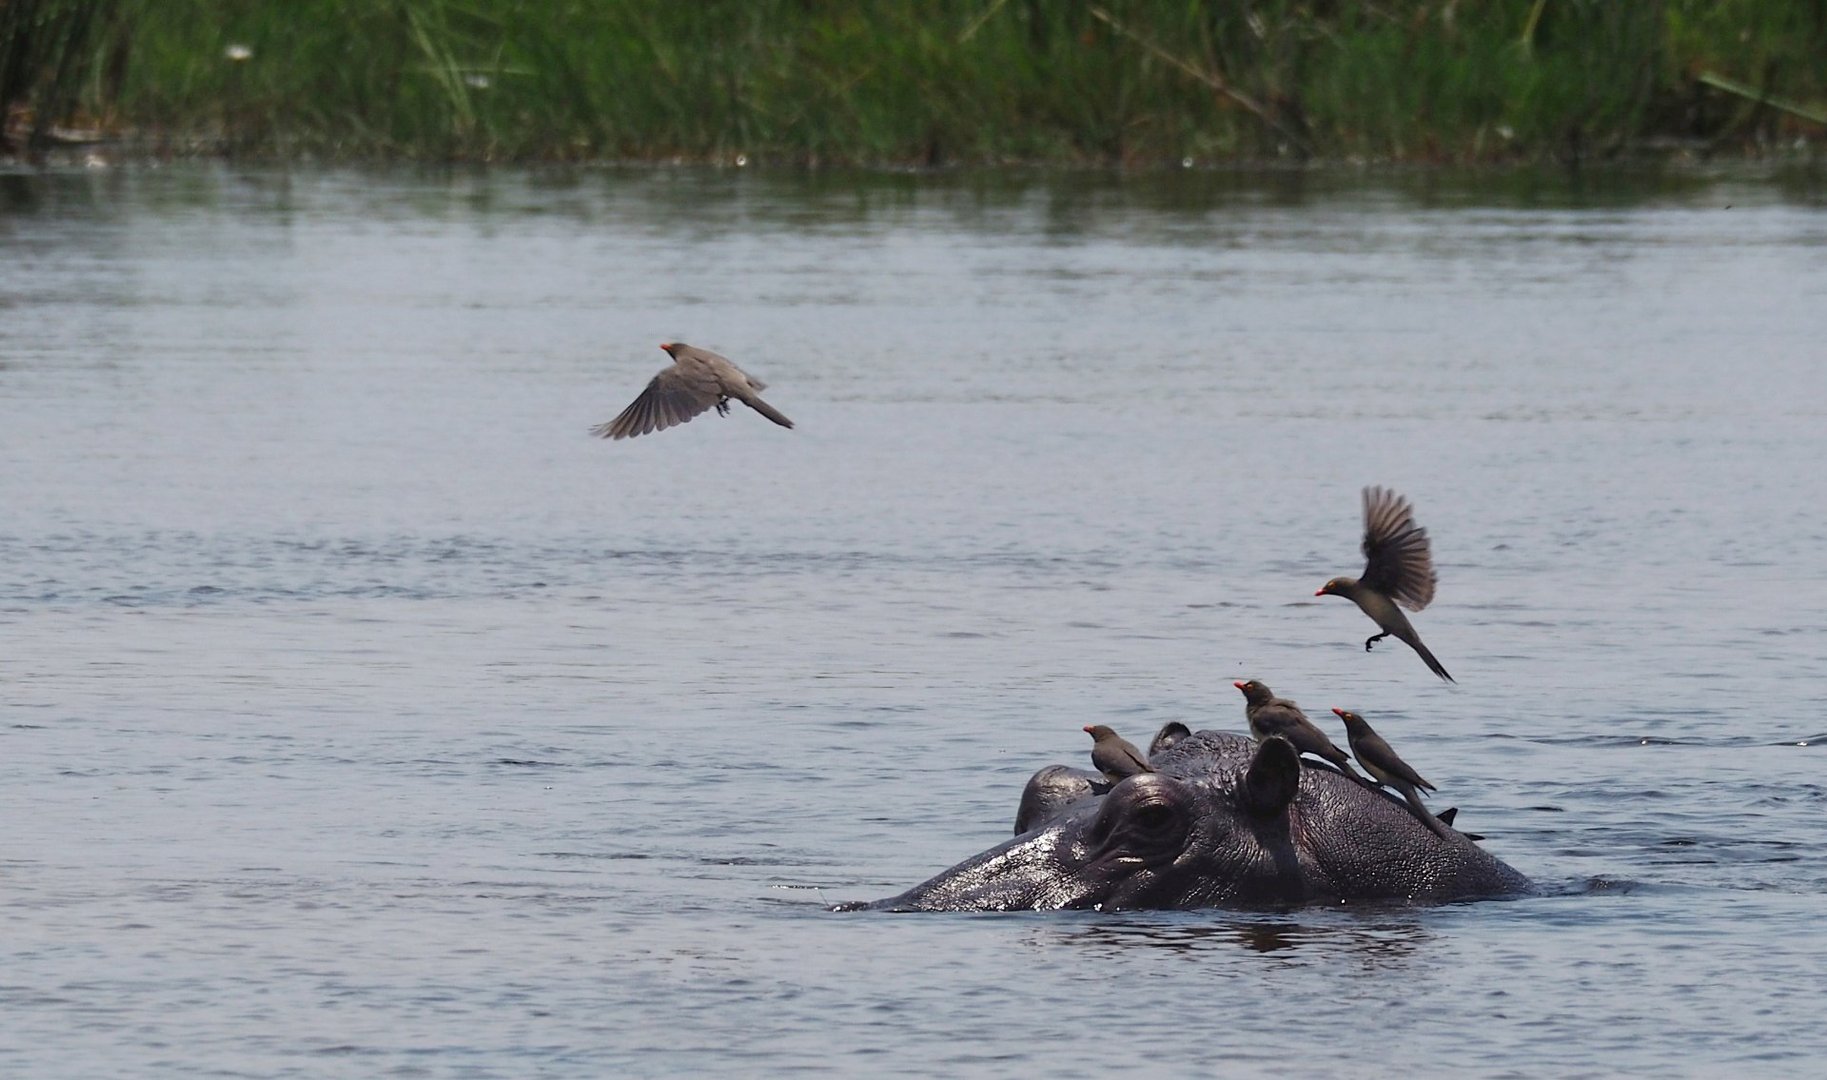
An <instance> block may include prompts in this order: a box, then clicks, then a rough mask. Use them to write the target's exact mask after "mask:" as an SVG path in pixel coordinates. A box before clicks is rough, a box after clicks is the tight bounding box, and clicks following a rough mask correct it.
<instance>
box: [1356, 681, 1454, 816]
mask: <svg viewBox="0 0 1827 1080" xmlns="http://www.w3.org/2000/svg"><path fill="white" fill-rule="evenodd" d="M1332 711H1333V712H1335V713H1337V714H1338V718H1339V719H1340V720H1343V721H1345V739H1346V741H1348V742H1349V743H1351V752H1352V753H1354V754H1356V755H1357V756H1358V764H1359V765H1362V766H1364V771H1365V772H1367V773H1369V774H1370V776H1371V779H1373V780H1375V781H1376V782H1377V783H1379V784H1382V785H1384V786H1385V787H1392V788H1395V789H1396V790H1397V791H1399V792H1401V794H1402V798H1403V799H1405V800H1406V801H1407V802H1408V808H1409V809H1410V810H1413V811H1414V812H1415V816H1416V817H1418V818H1420V819H1421V824H1423V825H1426V826H1427V827H1428V828H1430V829H1432V830H1434V832H1435V833H1436V834H1438V835H1439V836H1440V838H1441V839H1443V840H1444V839H1448V838H1450V836H1451V835H1452V834H1451V833H1449V832H1448V831H1447V828H1446V826H1445V825H1444V824H1442V823H1441V822H1440V820H1439V819H1438V818H1436V817H1434V815H1433V814H1431V813H1429V812H1428V810H1427V807H1426V806H1424V805H1422V802H1421V795H1420V792H1417V791H1416V790H1415V789H1416V788H1420V789H1421V791H1433V790H1434V785H1432V784H1430V783H1428V782H1427V781H1426V780H1423V779H1421V774H1420V773H1418V772H1416V771H1415V770H1413V769H1411V768H1409V767H1408V762H1406V761H1403V760H1402V759H1401V758H1399V757H1397V756H1396V752H1395V751H1394V750H1391V749H1390V748H1389V744H1388V743H1386V742H1384V741H1383V736H1381V735H1378V734H1377V733H1376V732H1374V731H1372V730H1371V729H1370V724H1369V723H1368V722H1366V721H1365V719H1364V718H1363V717H1361V716H1359V715H1358V714H1357V713H1354V712H1346V711H1345V710H1344V709H1334V710H1332Z"/></svg>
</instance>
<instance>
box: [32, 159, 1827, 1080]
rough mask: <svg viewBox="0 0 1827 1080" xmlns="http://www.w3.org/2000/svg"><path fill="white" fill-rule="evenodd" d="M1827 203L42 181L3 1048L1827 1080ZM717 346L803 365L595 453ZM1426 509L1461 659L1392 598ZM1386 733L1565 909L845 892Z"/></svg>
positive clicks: (98, 1060) (1212, 182) (1404, 190)
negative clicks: (1254, 724)
mask: <svg viewBox="0 0 1827 1080" xmlns="http://www.w3.org/2000/svg"><path fill="white" fill-rule="evenodd" d="M1824 207H1827V198H1824V197H1823V194H1822V189H1821V188H1820V187H1818V186H1811V185H1810V184H1809V183H1808V182H1807V181H1806V180H1805V179H1804V180H1782V179H1777V180H1769V179H1764V178H1755V177H1730V176H1726V177H1710V176H1689V177H1685V178H1679V179H1666V178H1655V177H1646V176H1612V177H1598V178H1592V177H1588V178H1583V179H1577V180H1574V181H1569V180H1567V179H1565V178H1543V177H1533V176H1512V177H1498V178H1495V179H1490V178H1486V179H1483V180H1478V181H1467V180H1462V179H1456V178H1451V177H1429V176H1400V175H1399V176H1394V177H1380V178H1365V177H1359V176H1337V175H1326V174H1321V175H1309V176H1299V175H1294V176H1269V177H1261V176H1235V175H1227V174H1186V175H1174V176H1155V177H1140V178H1128V179H1118V178H1112V177H1107V176H1101V175H1088V176H1072V175H1066V176H1050V177H1049V176H1032V177H1022V176H1016V177H1013V178H1008V177H1005V178H999V179H992V178H981V177H971V176H961V177H931V176H865V177H858V176H851V175H838V176H813V177H796V176H766V175H747V174H735V173H711V172H692V171H674V172H667V171H661V172H608V173H560V172H511V171H496V172H488V173H480V174H456V175H420V174H411V173H402V172H387V173H355V172H302V173H290V174H287V173H280V172H262V171H239V170H234V169H223V168H201V167H196V168H177V169H160V170H143V171H120V172H116V171H94V172H70V173H51V174H32V175H26V174H7V175H0V252H4V255H5V258H4V259H0V451H3V452H4V456H5V466H4V468H3V469H0V627H3V633H4V640H5V642H6V648H5V651H4V655H0V820H3V821H4V822H6V824H7V828H6V832H5V839H4V840H3V841H0V907H3V908H4V911H5V916H6V926H7V931H6V933H5V934H4V936H3V939H0V971H3V972H4V974H0V1006H3V1007H4V1010H5V1014H6V1017H7V1022H6V1024H5V1025H3V1026H0V1070H3V1071H5V1072H6V1073H7V1074H9V1075H18V1076H96V1075H109V1074H117V1075H124V1074H132V1075H171V1074H180V1073H181V1074H187V1075H195V1074H204V1075H225V1076H227V1075H241V1076H262V1077H271V1076H285V1075H323V1074H343V1075H362V1076H388V1075H436V1076H446V1075H448V1076H502V1077H518V1076H527V1075H535V1074H539V1075H578V1076H602V1075H612V1074H626V1075H679V1074H697V1073H702V1072H707V1071H710V1072H716V1073H724V1074H740V1073H754V1072H764V1073H785V1072H812V1071H824V1072H828V1073H832V1074H836V1075H861V1074H896V1073H898V1074H907V1075H935V1074H948V1075H985V1076H1005V1075H1021V1074H1027V1075H1033V1074H1038V1073H1040V1072H1042V1071H1043V1070H1044V1071H1046V1072H1048V1073H1051V1074H1055V1075H1093V1074H1101V1073H1105V1072H1108V1071H1109V1070H1111V1069H1113V1068H1138V1069H1142V1070H1144V1071H1145V1072H1150V1073H1160V1074H1181V1075H1185V1074H1192V1073H1213V1072H1219V1071H1222V1072H1225V1073H1226V1074H1236V1075H1249V1074H1257V1073H1261V1074H1268V1073H1276V1074H1282V1073H1288V1072H1293V1073H1299V1074H1310V1075H1345V1074H1362V1073H1363V1072H1365V1071H1366V1070H1369V1071H1371V1072H1398V1071H1405V1072H1406V1071H1425V1072H1428V1073H1432V1074H1437V1075H1518V1076H1572V1075H1616V1074H1620V1073H1629V1074H1635V1075H1650V1074H1719V1073H1725V1072H1732V1073H1735V1074H1738V1075H1750V1074H1763V1075H1794V1074H1796V1073H1797V1072H1800V1071H1806V1069H1808V1068H1809V1067H1811V1064H1812V1063H1814V1062H1818V1061H1819V1060H1820V1058H1821V1057H1822V1055H1824V1054H1827V1035H1823V1034H1822V1030H1821V1027H1820V1025H1819V1024H1818V1023H1817V1022H1816V1019H1817V1015H1816V1014H1817V1013H1818V1002H1819V987H1820V982H1821V979H1822V977H1823V976H1824V975H1827V933H1824V932H1823V930H1822V929H1821V916H1822V914H1823V910H1824V909H1823V896H1822V894H1823V891H1827V856H1824V855H1823V853H1822V850H1821V841H1822V837H1823V828H1822V827H1823V824H1824V823H1827V781H1824V780H1823V777H1824V776H1827V770H1824V768H1823V758H1822V756H1821V755H1822V754H1823V753H1827V749H1824V748H1823V746H1822V745H1821V744H1822V743H1823V742H1827V709H1823V704H1824V703H1827V698H1824V697H1823V693H1822V689H1821V688H1822V686H1823V685H1827V681H1824V677H1827V620H1824V619H1823V617H1822V615H1823V612H1822V605H1821V600H1820V598H1821V597H1823V596H1827V560H1823V558H1822V551H1823V543H1824V542H1827V478H1824V477H1823V470H1822V462H1823V461H1827V365H1824V364H1823V360H1827V352H1824V351H1823V346H1822V344H1821V343H1822V340H1823V331H1827V317H1824V316H1823V312H1827V258H1824V255H1827V214H1824V213H1823V208H1824ZM676 339H682V340H685V341H689V342H693V343H696V344H700V345H704V346H707V347H711V348H715V349H718V350H719V351H722V352H725V353H727V354H728V355H730V356H732V357H734V358H735V359H736V360H737V361H738V362H740V363H742V364H744V365H745V366H747V367H748V368H749V369H750V370H751V371H753V372H755V373H757V374H758V375H760V376H761V377H763V378H765V379H767V380H769V382H770V383H771V384H772V386H771V388H770V390H769V393H768V398H769V400H770V401H771V402H772V403H773V404H775V405H776V406H777V407H778V408H780V409H781V410H782V411H783V412H785V413H787V414H788V415H789V416H791V417H793V418H794V420H795V421H797V422H798V427H797V428H796V429H795V430H794V431H791V432H787V431H783V430H781V429H779V428H776V427H774V426H773V425H771V424H768V423H766V422H765V421H763V420H761V419H760V418H759V417H757V416H755V415H753V414H752V413H749V412H747V411H746V410H744V409H742V408H741V407H737V408H736V410H735V414H734V415H732V416H731V417H729V418H728V419H719V418H717V417H716V416H715V415H714V414H713V415H709V416H705V417H702V418H700V419H698V420H696V421H694V422H693V423H691V424H690V425H688V426H686V427H684V428H681V429H679V430H676V431H668V432H665V433H662V434H660V435H656V436H650V437H646V438H641V439H637V440H633V441H629V442H621V443H604V442H599V441H595V440H592V439H590V438H588V437H587V435H586V434H585V432H586V431H587V429H588V428H589V427H590V426H591V425H592V424H595V423H598V422H600V421H602V420H605V419H608V418H609V417H610V416H612V415H614V413H615V412H616V411H618V410H619V409H620V408H621V407H622V406H623V405H624V404H626V402H627V401H628V400H629V399H630V398H632V397H633V395H634V393H635V392H636V391H638V389H639V388H640V387H641V385H642V384H643V383H644V382H645V380H646V379H647V378H648V377H650V376H651V375H652V373H653V372H654V371H656V370H657V369H658V368H659V367H660V366H661V365H662V364H663V363H664V362H665V357H664V356H663V355H662V354H661V353H660V352H659V351H658V350H657V349H656V348H655V345H656V344H657V343H658V342H660V341H670V340H676ZM1369 483H1383V484H1389V485H1393V486H1395V487H1397V488H1398V489H1399V490H1402V491H1404V492H1406V493H1408V494H1409V495H1411V496H1412V497H1413V499H1414V500H1415V502H1416V504H1417V507H1418V512H1419V516H1420V520H1421V523H1422V524H1424V525H1425V526H1427V527H1428V529H1429V530H1430V532H1431V533H1432V534H1433V536H1434V537H1435V553H1436V558H1437V561H1438V563H1439V567H1440V575H1441V585H1440V592H1439V599H1438V601H1437V603H1436V606H1434V607H1432V608H1430V609H1428V610H1427V611H1426V612H1424V613H1422V614H1421V615H1419V616H1417V617H1416V622H1417V625H1418V626H1419V627H1420V629H1421V631H1422V633H1423V635H1424V636H1425V637H1426V639H1427V641H1428V643H1429V644H1430V646H1431V647H1432V648H1433V650H1434V651H1435V653H1437V654H1438V655H1439V656H1440V658H1441V659H1442V661H1443V662H1444V663H1445V664H1446V665H1447V667H1448V668H1450V669H1451V670H1452V671H1453V673H1454V674H1455V675H1456V676H1457V677H1458V679H1459V684H1458V685H1457V686H1448V685H1445V684H1441V683H1439V682H1438V681H1437V680H1434V679H1433V678H1432V676H1430V675H1429V674H1428V672H1427V671H1426V669H1425V668H1424V667H1423V666H1422V665H1421V663H1420V661H1419V660H1417V659H1416V658H1415V657H1414V656H1413V655H1412V654H1410V653H1409V652H1408V651H1407V650H1406V649H1405V648H1403V647H1402V646H1401V645H1399V644H1398V643H1395V642H1393V641H1392V642H1385V643H1383V644H1382V645H1380V646H1379V647H1378V648H1377V650H1376V651H1374V652H1372V653H1370V654H1368V655H1367V654H1366V653H1365V652H1364V650H1363V647H1362V641H1363V639H1364V637H1366V636H1367V635H1368V634H1369V633H1370V632H1371V630H1372V628H1371V626H1370V624H1369V623H1368V622H1367V621H1366V620H1365V619H1364V618H1363V617H1362V616H1361V615H1360V614H1358V613H1357V612H1356V611H1355V610H1354V609H1353V608H1352V607H1351V605H1349V604H1348V603H1347V602H1345V601H1342V600H1337V599H1332V598H1323V599H1315V598H1314V597H1313V596H1312V593H1313V590H1314V589H1315V588H1317V587H1318V585H1319V584H1320V583H1321V582H1322V581H1324V580H1325V579H1326V578H1327V577H1329V576H1332V575H1334V574H1337V573H1352V572H1355V571H1356V569H1357V568H1358V565H1359V561H1358V555H1357V550H1356V548H1357V492H1358V489H1359V487H1361V486H1362V485H1364V484H1369ZM1249 677H1256V678H1261V679H1264V680H1265V681H1267V682H1269V683H1270V684H1271V685H1273V686H1274V687H1275V688H1276V689H1277V690H1278V691H1281V692H1283V693H1285V694H1287V695H1289V696H1292V697H1295V698H1298V699H1300V700H1301V701H1302V702H1303V703H1305V704H1306V705H1307V706H1308V707H1309V710H1310V711H1312V712H1318V713H1321V714H1323V713H1324V710H1325V709H1326V708H1327V707H1329V706H1332V705H1339V706H1344V707H1351V708H1355V709H1357V710H1359V711H1361V712H1363V713H1364V714H1365V715H1366V716H1367V717H1369V718H1370V719H1371V721H1372V722H1373V723H1374V724H1376V725H1377V726H1378V728H1379V729H1380V730H1381V731H1382V732H1383V733H1384V734H1385V735H1386V736H1387V737H1388V738H1389V739H1390V741H1391V742H1392V743H1394V744H1395V745H1396V747H1397V748H1398V749H1399V750H1401V751H1402V752H1403V754H1404V755H1405V756H1406V757H1407V758H1408V759H1409V761H1410V762H1412V763H1413V764H1415V765H1416V766H1417V768H1419V769H1420V770H1421V771H1422V772H1423V773H1424V774H1425V775H1427V776H1429V777H1430V778H1431V779H1433V780H1434V781H1435V782H1436V783H1438V784H1439V785H1440V788H1441V792H1440V794H1439V796H1438V797H1437V801H1436V805H1439V806H1447V805H1453V806H1458V807H1459V808H1460V812H1461V817H1460V819H1459V821H1460V824H1462V825H1463V826H1464V827H1465V828H1467V829H1470V830H1473V831H1476V832H1480V833H1483V834H1485V835H1486V836H1487V837H1488V839H1487V841H1486V846H1487V847H1488V848H1489V849H1490V850H1491V851H1493V852H1495V853H1496V854H1497V855H1499V856H1500V857H1502V858H1504V859H1505V860H1507V861H1509V862H1510V863H1512V864H1513V865H1515V866H1516V867H1518V868H1519V869H1521V870H1523V871H1524V872H1526V873H1528V874H1530V875H1531V876H1532V877H1534V878H1535V879H1536V880H1537V881H1538V882H1540V883H1542V884H1543V885H1544V886H1545V889H1546V895H1543V896H1541V897H1539V898H1535V899H1529V900H1522V901H1516V902H1507V903H1483V904H1467V905H1455V906H1448V907H1444V908H1436V909H1424V910H1409V909H1403V908H1393V909H1392V908H1387V907H1378V908H1368V909H1359V908H1344V909H1340V910H1304V911H1295V912H1288V913H1273V912H1270V913H1263V912H1255V913H1236V912H1222V911H1208V912H1195V913H1172V914H1166V913H1162V914H1153V913H1142V914H1137V913H1069V914H1060V913H1052V914H1024V915H1009V916H947V915H937V916H884V915H877V914H853V915H836V914H831V913H827V912H826V911H825V910H824V909H823V905H824V904H826V903H829V902H834V901H837V900H841V899H859V898H870V897H876V896H882V895H887V894H890V893H894V892H898V891H900V890H901V889H902V888H905V887H906V886H908V885H911V884H913V883H915V882H916V881H919V880H921V879H923V878H925V877H927V876H928V875H930V874H931V873H933V872H935V871H937V870H939V869H941V868H943V867H945V866H947V865H950V864H951V863H953V862H955V861H957V860H959V859H961V858H963V857H964V856H966V855H969V854H972V853H974V852H976V851H978V850H980V849H982V848H984V847H987V846H989V845H991V844H993V843H996V842H999V841H1000V840H1001V839H1003V838H1005V837H1006V836H1007V834H1008V829H1009V826H1010V823H1011V822H1012V820H1013V817H1014V811H1015V804H1016V799H1017V796H1018V794H1019V791H1020V788H1021V785H1022V783H1023V781H1024V780H1025V779H1026V777H1027V776H1028V775H1029V774H1030V773H1031V772H1032V771H1033V770H1035V769H1036V768H1039V767H1040V766H1042V765H1045V764H1048V763H1050V762H1055V761H1064V762H1069V763H1073V764H1082V763H1083V762H1084V760H1085V753H1086V751H1087V749H1088V747H1089V741H1088V740H1087V739H1086V738H1085V736H1084V735H1083V734H1082V733H1081V732H1080V731H1079V728H1080V726H1082V725H1084V724H1089V723H1107V724H1111V725H1112V726H1114V727H1116V728H1117V729H1118V730H1119V731H1121V732H1123V733H1125V734H1126V735H1128V736H1129V737H1130V738H1131V739H1133V740H1136V741H1143V740H1145V739H1146V738H1147V737H1148V736H1149V735H1150V734H1152V732H1153V731H1154V730H1155V729H1156V728H1157V727H1159V726H1160V725H1161V724H1163V723H1165V722H1167V721H1169V720H1180V721H1184V722H1186V723H1189V724H1191V725H1192V726H1194V727H1206V726H1211V727H1220V728H1227V729H1231V730H1239V729H1241V728H1242V726H1243V720H1242V710H1241V702H1240V699H1239V697H1238V695H1237V694H1236V691H1234V690H1233V689H1231V686H1230V683H1231V681H1232V680H1233V679H1238V678H1249Z"/></svg>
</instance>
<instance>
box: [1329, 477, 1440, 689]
mask: <svg viewBox="0 0 1827 1080" xmlns="http://www.w3.org/2000/svg"><path fill="white" fill-rule="evenodd" d="M1313 595H1315V596H1343V597H1346V598H1347V599H1349V600H1350V601H1351V602H1352V603H1354V604H1356V605H1357V606H1358V607H1360V608H1362V609H1363V611H1364V614H1366V615H1368V616H1370V617H1371V619H1372V620H1373V621H1375V622H1376V624H1377V626H1378V627H1379V628H1380V629H1381V630H1382V631H1383V632H1382V633H1380V634H1373V635H1372V636H1370V637H1369V638H1367V639H1365V641H1364V651H1365V652H1369V651H1370V647H1371V646H1372V645H1375V644H1376V643H1377V642H1379V641H1381V640H1383V639H1384V638H1386V637H1390V636H1392V635H1393V636H1395V637H1396V638H1398V639H1400V640H1402V641H1405V642H1407V643H1408V647H1409V648H1411V649H1413V650H1415V652H1416V653H1418V654H1420V656H1421V659H1422V660H1424V661H1426V662H1427V666H1428V668H1429V669H1430V670H1432V671H1433V673H1434V674H1436V675H1438V676H1440V677H1441V678H1442V679H1445V680H1446V681H1447V682H1453V681H1454V679H1453V677H1452V676H1451V675H1448V674H1447V673H1446V668H1444V667H1441V666H1440V661H1438V660H1436V659H1434V654H1433V653H1431V652H1428V651H1427V646H1426V645H1423V644H1421V635H1420V634H1417V633H1415V628H1414V627H1413V626H1411V625H1409V622H1408V616H1406V615H1404V614H1402V608H1404V607H1406V608H1407V609H1408V610H1410V611H1420V610H1421V609H1422V608H1424V607H1426V606H1427V605H1428V604H1429V603H1430V602H1431V601H1432V600H1433V599H1434V556H1433V554H1432V552H1430V551H1429V549H1428V543H1427V530H1426V529H1423V528H1421V527H1420V526H1418V525H1416V524H1415V512H1414V510H1413V509H1412V508H1411V507H1410V506H1409V505H1408V500H1407V499H1405V498H1403V497H1402V496H1400V495H1397V494H1396V493H1395V492H1393V491H1390V490H1389V489H1388V488H1381V487H1367V488H1365V489H1364V576H1363V577H1360V578H1357V579H1352V578H1348V577H1335V578H1333V579H1332V580H1331V581H1328V582H1326V584H1324V585H1322V586H1320V590H1319V591H1318V592H1316V593H1314V594H1313ZM1398 604H1400V605H1401V607H1398V606H1397V605H1398Z"/></svg>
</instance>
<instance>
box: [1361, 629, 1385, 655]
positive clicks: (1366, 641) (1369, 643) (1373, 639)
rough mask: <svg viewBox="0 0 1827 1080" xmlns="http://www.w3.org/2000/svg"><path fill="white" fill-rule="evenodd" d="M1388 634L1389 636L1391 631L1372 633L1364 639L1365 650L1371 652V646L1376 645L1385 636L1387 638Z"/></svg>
mask: <svg viewBox="0 0 1827 1080" xmlns="http://www.w3.org/2000/svg"><path fill="white" fill-rule="evenodd" d="M1388 636H1389V631H1387V630H1385V631H1383V632H1382V633H1381V634H1372V635H1371V636H1370V637H1367V638H1365V639H1364V651H1365V652H1369V651H1370V647H1371V646H1372V645H1375V644H1376V643H1377V642H1379V641H1382V640H1383V639H1384V638H1386V637H1388Z"/></svg>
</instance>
